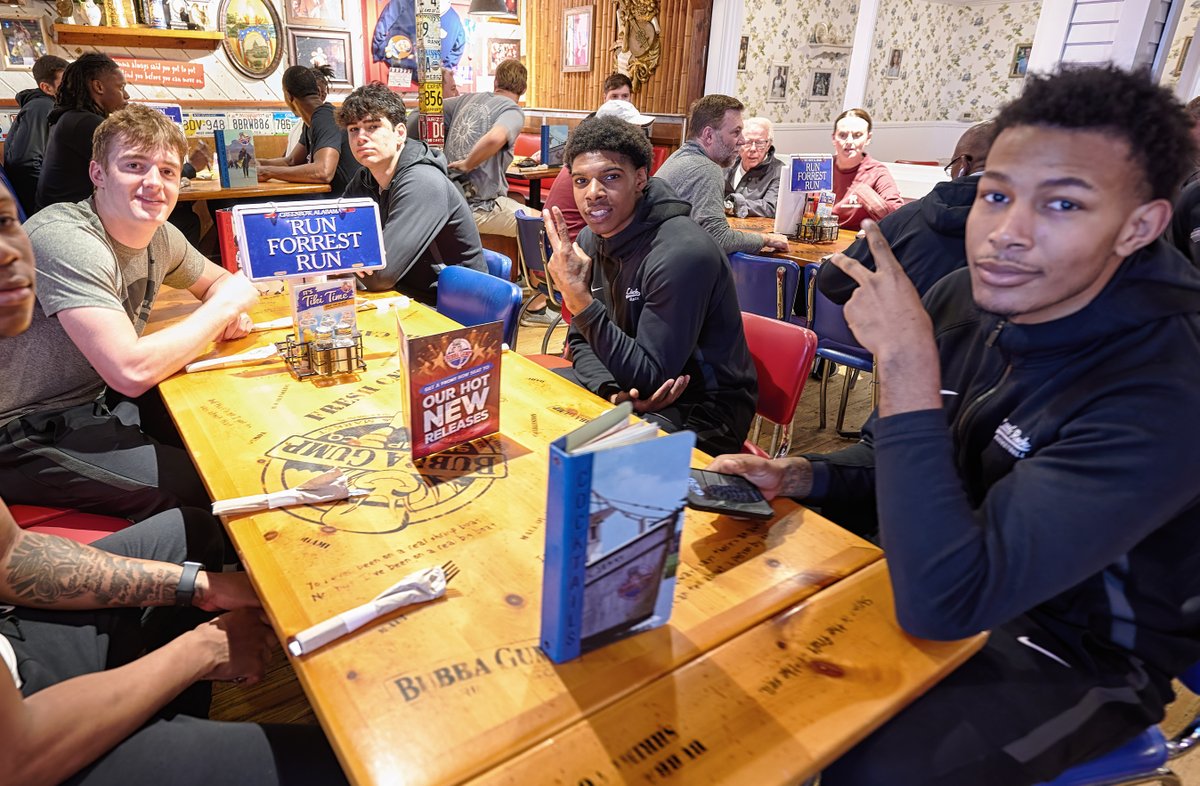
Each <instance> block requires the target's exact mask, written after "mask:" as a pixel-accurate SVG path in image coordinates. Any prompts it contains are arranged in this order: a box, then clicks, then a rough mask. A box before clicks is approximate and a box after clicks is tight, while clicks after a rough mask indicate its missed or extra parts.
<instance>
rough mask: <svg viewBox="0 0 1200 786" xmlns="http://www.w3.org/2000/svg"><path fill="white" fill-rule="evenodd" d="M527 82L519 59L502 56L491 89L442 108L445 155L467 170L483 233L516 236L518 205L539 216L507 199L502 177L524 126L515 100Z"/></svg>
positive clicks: (521, 207)
mask: <svg viewBox="0 0 1200 786" xmlns="http://www.w3.org/2000/svg"><path fill="white" fill-rule="evenodd" d="M528 81H529V74H528V72H527V71H526V70H525V66H523V65H521V62H520V61H519V60H505V61H504V62H502V63H500V65H498V66H496V82H495V90H494V92H491V93H468V94H467V95H463V96H458V97H457V98H451V99H450V100H448V101H446V103H445V106H444V109H443V112H444V113H445V123H446V147H445V152H446V158H447V159H448V160H449V161H450V170H451V172H452V173H454V172H461V173H463V175H465V180H466V188H465V191H466V197H467V202H469V203H470V205H471V213H472V214H473V215H474V217H475V224H476V226H478V227H479V231H480V233H482V234H487V235H504V236H506V237H516V236H517V217H516V212H517V211H518V210H524V211H525V212H526V213H528V214H529V215H533V216H538V215H541V213H540V212H539V211H537V210H533V209H532V208H527V207H525V206H524V205H522V204H521V203H520V202H517V201H515V200H512V199H509V198H508V180H507V179H506V178H505V177H504V171H505V170H506V169H508V165H509V164H511V163H512V160H513V153H512V148H513V142H515V141H516V139H517V135H518V134H520V133H521V128H522V127H524V125H525V113H524V112H522V111H521V107H519V106H517V99H519V98H520V97H521V94H522V93H524V92H525V86H526V84H527V82H528Z"/></svg>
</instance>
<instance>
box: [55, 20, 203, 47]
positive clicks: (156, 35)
mask: <svg viewBox="0 0 1200 786" xmlns="http://www.w3.org/2000/svg"><path fill="white" fill-rule="evenodd" d="M54 35H55V37H56V38H57V39H58V43H59V46H66V45H68V44H80V45H83V46H127V47H143V48H148V49H204V50H208V51H213V50H215V49H216V48H217V47H218V46H220V45H221V41H222V39H223V38H224V34H222V33H221V32H220V31H218V30H158V29H156V28H153V27H92V26H91V25H67V24H61V23H58V22H55V23H54Z"/></svg>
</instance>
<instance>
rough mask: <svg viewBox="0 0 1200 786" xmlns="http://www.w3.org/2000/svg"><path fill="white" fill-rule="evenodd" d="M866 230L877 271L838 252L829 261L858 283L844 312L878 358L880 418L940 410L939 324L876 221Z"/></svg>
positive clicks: (864, 343)
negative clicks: (935, 326) (936, 330)
mask: <svg viewBox="0 0 1200 786" xmlns="http://www.w3.org/2000/svg"><path fill="white" fill-rule="evenodd" d="M862 227H863V232H864V233H866V237H867V245H868V246H869V247H870V249H871V256H872V257H873V258H874V260H875V270H874V271H871V270H868V269H867V268H865V267H863V266H862V265H861V264H860V263H859V262H858V260H856V259H854V258H853V257H848V256H846V255H845V254H834V255H833V256H832V257H831V258H830V260H829V261H830V262H832V263H833V264H834V265H837V267H838V269H839V270H841V271H842V272H843V273H845V274H846V275H848V276H850V278H852V279H854V280H855V281H856V282H857V283H858V287H857V288H856V289H855V290H854V294H852V295H851V296H850V299H849V300H848V301H846V306H845V310H844V312H843V313H844V314H845V316H846V324H847V325H849V326H850V330H852V331H853V332H854V337H855V338H856V339H858V343H860V344H862V345H863V346H864V347H866V348H867V349H868V350H870V351H871V354H873V355H874V356H875V362H876V366H877V368H878V371H879V381H880V399H879V414H880V416H883V417H886V416H888V415H896V414H899V413H901V412H914V411H917V410H923V409H938V408H939V407H941V405H942V398H941V393H940V383H941V373H940V363H939V360H938V354H937V345H936V344H935V343H934V340H933V322H932V321H931V320H930V318H929V314H928V313H927V312H926V311H925V308H924V306H922V305H921V296H920V295H918V294H917V290H916V287H914V286H913V284H912V281H911V280H910V279H909V278H908V275H907V274H906V273H905V272H904V269H903V268H902V267H900V263H899V262H897V261H896V256H895V255H894V254H893V253H892V249H891V247H890V246H889V245H888V242H887V240H885V239H884V237H883V233H882V232H880V231H879V227H878V226H877V225H876V224H875V222H874V221H864V222H863V224H862Z"/></svg>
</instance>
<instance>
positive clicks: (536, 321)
mask: <svg viewBox="0 0 1200 786" xmlns="http://www.w3.org/2000/svg"><path fill="white" fill-rule="evenodd" d="M556 319H558V314H556V313H554V312H552V311H550V310H549V309H545V308H543V309H539V310H537V311H534V310H532V309H530V310H529V311H526V312H525V316H523V317H521V327H548V326H549V325H551V324H552V323H553V322H554V320H556Z"/></svg>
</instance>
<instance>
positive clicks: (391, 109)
mask: <svg viewBox="0 0 1200 786" xmlns="http://www.w3.org/2000/svg"><path fill="white" fill-rule="evenodd" d="M385 117H386V118H387V119H388V120H389V121H391V123H392V126H393V127H394V128H399V127H400V126H402V125H404V119H405V117H406V114H405V111H404V101H403V100H402V99H401V98H400V96H398V95H396V94H395V93H393V92H392V91H391V89H390V88H389V87H388V86H387V85H385V84H383V83H382V82H372V83H370V84H369V85H363V86H362V87H360V88H358V89H357V90H355V91H354V92H353V93H351V94H350V95H348V96H346V100H345V101H343V102H342V107H341V109H339V110H338V112H337V122H338V125H339V126H341V127H342V128H345V127H346V126H348V125H350V124H352V123H361V122H362V121H364V120H375V119H381V118H385Z"/></svg>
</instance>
